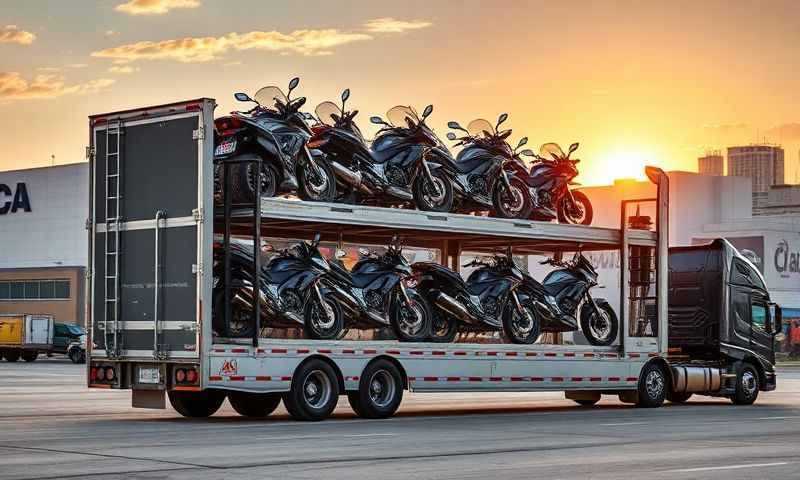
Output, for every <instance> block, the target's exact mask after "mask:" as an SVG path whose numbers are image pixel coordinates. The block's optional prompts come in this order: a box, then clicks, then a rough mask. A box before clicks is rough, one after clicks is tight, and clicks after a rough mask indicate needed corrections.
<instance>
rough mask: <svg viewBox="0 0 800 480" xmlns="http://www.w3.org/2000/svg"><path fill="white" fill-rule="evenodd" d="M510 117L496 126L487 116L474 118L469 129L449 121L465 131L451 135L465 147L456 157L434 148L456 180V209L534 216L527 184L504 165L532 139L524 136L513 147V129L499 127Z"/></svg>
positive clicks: (454, 127) (450, 124) (513, 216)
mask: <svg viewBox="0 0 800 480" xmlns="http://www.w3.org/2000/svg"><path fill="white" fill-rule="evenodd" d="M506 119H508V115H507V114H505V113H504V114H502V115H500V117H499V118H498V120H497V124H496V125H495V126H492V125H491V124H490V123H489V122H488V121H486V120H483V119H478V120H473V121H472V122H470V123H469V125H468V126H467V128H463V127H462V126H461V125H459V124H458V122H448V124H447V126H448V127H449V128H452V129H454V130H460V131H462V132H464V134H465V135H463V136H461V137H458V136H457V135H456V134H455V133H453V132H448V134H447V138H448V139H450V140H453V141H458V143H456V144H455V146H457V147H458V146H464V148H463V149H462V150H461V151H460V152H458V155H457V156H456V158H455V159H454V158H453V157H452V156H451V155H450V153H449V152H447V151H444V152H442V151H441V150H440V149H434V153H435V154H436V157H435V158H436V161H437V162H439V163H440V164H441V165H442V167H443V169H444V171H445V172H446V173H447V175H448V177H449V179H450V181H451V182H452V183H453V187H454V188H453V190H454V192H455V196H456V207H455V208H454V210H453V211H456V212H461V213H472V212H475V211H486V210H488V211H491V213H492V214H493V215H496V216H498V217H502V218H528V217H529V216H530V214H531V209H532V206H531V203H530V197H529V195H528V194H527V191H528V187H527V185H525V183H524V182H523V181H522V180H520V179H518V178H516V177H515V176H514V175H513V173H510V172H509V171H508V170H506V169H505V168H504V166H505V164H506V163H508V162H509V161H512V159H513V157H514V154H515V153H516V151H517V150H518V149H519V148H521V147H522V146H523V145H525V144H526V143H527V141H528V139H527V138H523V139H521V140H520V142H519V144H518V145H517V148H515V149H514V150H512V149H511V146H510V145H509V144H508V142H507V141H506V140H507V139H508V137H509V136H510V135H511V130H510V129H506V130H502V131H500V130H498V129H499V128H500V125H501V124H502V123H503V122H505V121H506Z"/></svg>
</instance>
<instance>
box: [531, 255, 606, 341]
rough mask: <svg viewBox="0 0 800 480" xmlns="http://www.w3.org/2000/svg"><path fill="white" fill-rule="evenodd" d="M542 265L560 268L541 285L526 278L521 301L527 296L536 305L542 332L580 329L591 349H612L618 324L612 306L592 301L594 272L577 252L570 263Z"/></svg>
mask: <svg viewBox="0 0 800 480" xmlns="http://www.w3.org/2000/svg"><path fill="white" fill-rule="evenodd" d="M540 263H541V264H543V265H553V266H557V267H561V268H559V269H556V270H553V271H551V272H550V273H548V274H547V276H546V277H545V278H544V280H543V281H542V283H539V282H537V281H536V280H534V279H533V278H532V277H530V276H529V275H526V278H525V280H524V281H523V285H522V287H520V297H522V296H528V297H529V298H530V300H531V301H532V302H533V303H534V305H536V311H537V313H538V315H539V317H540V318H541V321H542V331H548V332H569V331H574V330H577V329H578V320H577V317H578V316H580V328H581V330H582V331H583V334H584V335H585V336H586V339H587V340H588V341H589V343H590V344H592V345H601V346H604V345H611V344H612V343H613V342H614V340H616V338H617V334H618V333H619V320H618V319H617V315H616V313H614V310H613V309H612V308H611V305H609V304H608V302H607V301H606V300H604V299H602V298H593V297H592V295H591V293H590V290H591V288H592V287H594V286H596V285H597V270H595V268H594V266H593V265H592V264H591V262H590V261H589V260H588V259H587V258H586V257H584V256H583V254H581V253H580V252H576V253H575V255H574V257H573V259H572V260H571V261H566V262H564V261H556V260H553V259H548V260H545V261H543V262H540Z"/></svg>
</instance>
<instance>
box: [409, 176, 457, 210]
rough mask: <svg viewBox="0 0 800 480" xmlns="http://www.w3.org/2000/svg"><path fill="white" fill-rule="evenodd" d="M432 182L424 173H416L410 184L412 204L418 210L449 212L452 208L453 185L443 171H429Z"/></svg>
mask: <svg viewBox="0 0 800 480" xmlns="http://www.w3.org/2000/svg"><path fill="white" fill-rule="evenodd" d="M431 176H432V177H433V183H434V184H435V185H434V184H432V183H431V182H430V181H428V179H427V178H426V177H425V175H417V178H416V179H415V180H414V185H413V186H412V188H411V189H412V193H413V194H414V204H415V205H416V207H417V209H418V210H425V211H428V212H449V211H450V210H452V209H453V185H452V184H451V183H450V179H449V178H447V175H445V174H444V173H443V172H440V171H438V170H437V171H435V172H432V173H431Z"/></svg>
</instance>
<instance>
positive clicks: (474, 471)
mask: <svg viewBox="0 0 800 480" xmlns="http://www.w3.org/2000/svg"><path fill="white" fill-rule="evenodd" d="M83 368H84V367H83V366H80V365H72V364H71V363H68V362H67V361H65V360H61V359H49V360H44V361H41V360H40V361H37V362H35V363H33V364H27V363H17V364H9V363H6V362H3V363H0V479H45V478H70V477H72V478H115V479H116V478H126V479H132V478H135V479H163V478H176V479H204V478H237V479H243V478H254V479H255V478H258V479H265V478H282V479H283V478H287V479H319V478H341V479H352V478H380V479H381V480H392V479H407V478H453V479H470V478H475V479H486V478H547V479H557V478H564V479H587V478H598V479H612V478H613V479H616V478H622V477H625V478H656V479H661V478H664V479H666V478H669V479H673V478H678V479H682V478H685V479H697V478H719V479H723V478H724V479H740V478H741V479H745V478H758V479H763V478H776V479H777V478H798V477H800V458H798V457H797V454H796V452H797V445H798V444H800V406H798V404H797V403H798V402H797V400H798V398H800V396H798V394H799V393H800V369H796V368H790V369H782V370H781V376H780V378H779V390H778V391H777V392H772V393H768V394H763V395H762V397H761V398H760V399H759V401H758V402H757V404H756V405H754V406H751V407H733V406H731V405H730V403H729V402H728V401H727V400H722V399H708V398H704V397H700V398H697V399H694V400H693V401H691V402H690V403H689V404H687V405H682V406H674V405H670V406H666V407H664V408H660V409H655V410H643V409H636V408H633V407H630V406H626V405H623V404H620V403H619V402H617V401H616V400H615V399H612V398H610V397H609V398H608V399H604V400H603V401H602V402H601V403H600V404H599V406H598V407H595V408H592V409H581V408H576V407H575V406H574V405H573V404H572V403H571V402H569V401H566V400H564V399H563V395H562V394H558V393H540V394H530V393H524V394H522V393H515V394H416V395H415V394H407V395H406V398H405V400H404V402H403V405H402V407H401V410H400V412H399V414H398V415H397V416H396V417H395V418H392V419H389V420H378V421H373V420H362V419H359V418H357V417H355V416H354V415H353V414H352V412H351V411H350V409H349V407H348V405H347V401H346V399H343V401H342V402H341V403H340V406H339V408H338V410H337V412H336V415H335V418H334V419H331V420H328V421H325V422H321V423H314V424H309V423H300V422H293V421H290V420H289V419H288V417H287V416H286V413H285V411H284V410H283V409H282V408H281V409H279V410H278V412H276V414H275V415H274V416H273V417H271V418H270V419H268V420H261V421H254V420H248V419H244V418H242V417H239V416H237V415H236V414H235V413H234V412H233V410H232V409H231V408H230V407H228V406H227V405H225V406H224V407H223V409H222V410H221V411H220V412H219V413H217V415H215V416H214V417H212V418H211V419H204V420H188V419H184V418H181V417H179V416H178V415H177V414H176V413H175V412H174V411H172V410H170V409H168V410H164V411H158V410H156V411H150V410H133V409H131V408H130V393H129V392H112V391H95V390H92V391H89V390H88V389H86V388H85V387H84V386H83V370H82V369H83Z"/></svg>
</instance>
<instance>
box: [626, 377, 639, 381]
mask: <svg viewBox="0 0 800 480" xmlns="http://www.w3.org/2000/svg"><path fill="white" fill-rule="evenodd" d="M625 380H626V381H628V382H635V381H636V380H639V378H638V377H628V378H626V379H625Z"/></svg>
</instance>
